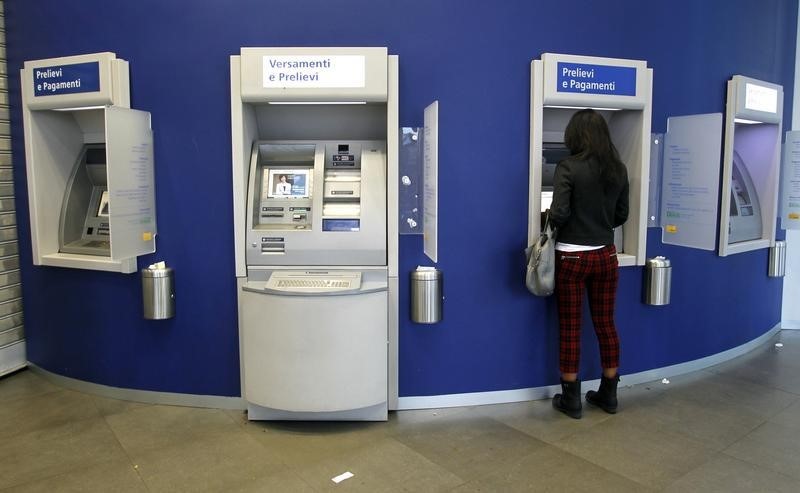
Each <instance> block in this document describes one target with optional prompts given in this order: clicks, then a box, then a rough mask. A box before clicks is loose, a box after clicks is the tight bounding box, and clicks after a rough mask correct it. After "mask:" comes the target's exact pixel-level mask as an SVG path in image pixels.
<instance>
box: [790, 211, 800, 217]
mask: <svg viewBox="0 0 800 493" xmlns="http://www.w3.org/2000/svg"><path fill="white" fill-rule="evenodd" d="M789 219H800V214H798V213H796V212H790V213H789Z"/></svg>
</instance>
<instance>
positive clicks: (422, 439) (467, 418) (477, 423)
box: [395, 412, 545, 481]
mask: <svg viewBox="0 0 800 493" xmlns="http://www.w3.org/2000/svg"><path fill="white" fill-rule="evenodd" d="M395 438H396V439H397V440H398V441H400V442H402V443H403V444H405V445H406V446H408V447H409V448H411V449H412V450H414V451H415V452H418V453H420V454H422V455H424V456H425V457H427V458H428V460H430V461H431V462H434V463H436V464H438V465H439V466H441V467H444V468H445V469H447V470H448V471H450V472H452V473H454V474H456V475H457V476H459V477H460V478H461V479H463V480H464V481H470V480H472V479H475V478H477V477H480V476H483V475H485V474H486V473H488V472H489V471H491V470H493V469H494V468H495V467H497V465H499V464H503V463H504V462H505V461H507V460H511V459H513V458H515V457H519V456H523V455H527V454H529V453H531V452H533V451H534V450H536V449H537V448H540V447H543V446H544V445H545V443H544V442H542V441H541V440H538V439H536V438H533V437H531V436H530V435H527V434H525V433H523V432H521V431H519V430H516V429H514V428H512V427H510V426H507V425H505V424H503V423H500V422H498V421H495V420H493V419H491V418H487V417H485V416H482V415H480V414H478V413H477V412H468V413H462V414H457V415H455V416H454V417H453V418H451V419H448V420H446V421H443V422H440V423H439V422H437V423H428V424H421V425H418V426H416V427H414V428H412V429H408V430H407V431H403V432H402V433H399V434H397V435H395Z"/></svg>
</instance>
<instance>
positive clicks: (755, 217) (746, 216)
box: [728, 151, 761, 243]
mask: <svg viewBox="0 0 800 493" xmlns="http://www.w3.org/2000/svg"><path fill="white" fill-rule="evenodd" d="M730 200H731V207H730V217H729V222H728V241H730V242H731V243H737V242H740V241H747V240H756V239H758V238H760V237H761V206H760V205H759V202H758V191H757V190H756V188H755V185H754V184H753V179H752V178H750V172H749V171H747V167H746V166H745V164H744V162H743V161H742V158H741V156H739V153H738V152H736V151H734V152H733V169H732V170H731V198H730Z"/></svg>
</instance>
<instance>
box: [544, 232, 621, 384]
mask: <svg viewBox="0 0 800 493" xmlns="http://www.w3.org/2000/svg"><path fill="white" fill-rule="evenodd" d="M618 265H619V264H618V262H617V250H616V248H614V245H609V246H605V247H603V248H601V249H599V250H587V251H582V252H564V251H560V250H556V299H557V301H558V326H559V334H560V335H559V341H560V345H559V367H560V369H561V372H562V373H577V372H578V362H579V360H580V351H581V318H582V316H581V315H582V311H583V292H584V289H586V290H587V292H588V295H589V310H590V311H591V314H592V323H593V325H594V331H595V334H597V341H598V342H599V343H600V361H601V363H602V365H603V368H617V367H618V366H619V337H617V329H616V327H615V326H614V304H615V302H616V299H617V283H618V281H619V272H618V270H617V267H618Z"/></svg>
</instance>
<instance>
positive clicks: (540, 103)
mask: <svg viewBox="0 0 800 493" xmlns="http://www.w3.org/2000/svg"><path fill="white" fill-rule="evenodd" d="M651 81H652V70H651V69H648V68H647V63H646V62H644V61H639V60H622V59H616V58H597V57H585V56H576V55H558V54H552V53H545V54H543V55H542V59H541V60H534V61H533V62H531V120H530V121H531V123H530V175H529V194H530V195H529V201H528V207H529V210H528V244H529V245H530V244H532V243H533V241H535V238H538V235H539V231H540V229H541V213H542V212H544V211H545V210H546V209H548V208H549V207H550V202H551V201H552V196H553V189H552V187H553V173H554V172H555V167H556V165H557V164H558V161H560V160H562V159H564V158H565V157H567V156H568V155H569V151H568V150H567V148H566V146H565V145H564V130H565V128H566V126H567V123H568V122H569V120H570V118H571V117H572V115H573V114H574V113H575V112H577V111H579V110H581V109H583V108H593V109H595V110H596V111H598V112H599V113H600V114H601V115H603V117H604V118H605V119H606V122H607V123H608V128H609V131H610V132H611V138H612V140H613V142H614V145H615V146H616V147H617V150H618V151H619V154H620V158H621V159H622V162H623V163H625V165H626V167H627V170H628V180H629V182H630V212H629V216H628V221H627V222H626V223H625V224H624V225H623V226H622V227H620V228H617V230H616V231H615V240H614V242H615V244H616V246H617V251H618V252H619V253H618V258H619V265H620V266H631V265H644V261H645V246H646V238H647V234H646V232H647V194H648V186H649V162H650V111H651V110H650V104H651V103H650V100H651V86H652V82H651Z"/></svg>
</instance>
